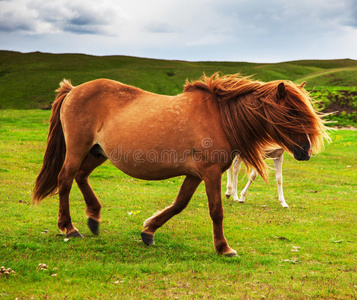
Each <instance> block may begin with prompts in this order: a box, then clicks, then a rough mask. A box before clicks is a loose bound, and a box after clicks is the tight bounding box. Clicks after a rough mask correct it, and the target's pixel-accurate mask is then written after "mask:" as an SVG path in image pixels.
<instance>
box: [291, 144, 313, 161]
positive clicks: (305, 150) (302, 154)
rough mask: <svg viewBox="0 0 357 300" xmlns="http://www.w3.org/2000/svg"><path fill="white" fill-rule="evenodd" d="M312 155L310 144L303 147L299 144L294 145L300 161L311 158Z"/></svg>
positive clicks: (295, 156) (296, 156) (295, 153)
mask: <svg viewBox="0 0 357 300" xmlns="http://www.w3.org/2000/svg"><path fill="white" fill-rule="evenodd" d="M310 157H311V151H310V145H307V146H303V147H302V148H301V147H298V146H295V147H294V158H295V159H296V160H300V161H303V160H309V159H310Z"/></svg>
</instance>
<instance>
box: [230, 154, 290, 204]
mask: <svg viewBox="0 0 357 300" xmlns="http://www.w3.org/2000/svg"><path fill="white" fill-rule="evenodd" d="M283 154H284V150H283V149H274V150H271V151H267V152H266V153H265V158H271V159H273V161H274V167H275V176H276V182H277V185H278V194H279V202H280V204H281V205H282V206H283V207H285V208H287V207H289V206H288V205H287V204H286V202H285V199H284V193H283V169H282V167H283ZM241 163H242V159H241V158H240V157H239V156H237V157H236V159H235V160H234V162H233V164H232V166H231V167H230V168H229V169H228V170H227V191H226V197H227V199H229V197H230V196H231V195H233V201H238V202H239V203H244V201H245V197H246V196H247V193H248V189H249V187H250V185H251V184H252V183H253V181H254V180H255V179H256V178H257V176H258V173H257V171H256V170H254V169H253V171H252V172H251V173H250V176H249V180H248V183H247V184H246V186H245V187H244V189H243V190H242V192H241V193H240V199H239V198H238V195H237V181H238V172H239V170H240V166H241ZM232 170H233V181H232V180H231V173H232Z"/></svg>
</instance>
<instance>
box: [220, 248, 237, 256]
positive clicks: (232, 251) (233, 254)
mask: <svg viewBox="0 0 357 300" xmlns="http://www.w3.org/2000/svg"><path fill="white" fill-rule="evenodd" d="M223 255H224V256H226V257H233V256H238V254H237V251H236V250H233V249H230V251H229V252H226V253H223Z"/></svg>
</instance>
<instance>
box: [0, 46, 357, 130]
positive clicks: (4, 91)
mask: <svg viewBox="0 0 357 300" xmlns="http://www.w3.org/2000/svg"><path fill="white" fill-rule="evenodd" d="M216 71H221V72H222V73H224V74H232V73H241V74H243V75H253V77H254V78H255V79H260V80H263V81H269V80H275V79H289V80H292V81H294V82H296V83H300V82H302V81H304V80H305V81H307V88H308V89H313V94H314V95H315V96H316V98H317V100H321V101H322V104H321V108H322V109H324V110H325V111H336V110H337V111H339V113H338V114H337V115H336V116H335V117H333V118H334V119H336V120H337V121H339V122H340V125H355V126H357V116H356V107H357V87H356V84H355V83H356V82H357V61H355V60H350V59H343V60H304V61H290V62H282V63H276V64H260V63H247V62H187V61H169V60H157V59H146V58H137V57H128V56H90V55H83V54H49V53H40V52H34V53H19V52H11V51H0V109H34V108H46V107H49V103H50V102H51V101H52V100H53V99H54V96H55V94H54V90H55V89H56V88H57V87H58V83H59V82H60V81H61V80H62V79H63V78H67V79H71V80H72V82H73V84H74V85H78V84H80V83H83V82H85V81H88V80H92V79H96V78H110V79H114V80H119V81H121V82H123V83H126V84H131V85H135V86H137V87H140V88H143V89H146V90H148V91H152V92H155V93H160V94H168V95H174V94H178V93H180V92H181V91H182V86H183V84H184V82H185V79H186V78H188V79H197V78H199V77H200V76H201V75H202V73H203V72H205V73H206V74H207V75H210V74H212V73H214V72H216ZM346 120H347V121H346Z"/></svg>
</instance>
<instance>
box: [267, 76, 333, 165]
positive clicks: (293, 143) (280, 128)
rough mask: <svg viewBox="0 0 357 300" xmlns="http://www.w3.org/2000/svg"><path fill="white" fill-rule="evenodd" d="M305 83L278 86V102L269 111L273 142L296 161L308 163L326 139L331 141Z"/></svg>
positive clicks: (287, 83)
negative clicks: (313, 105)
mask: <svg viewBox="0 0 357 300" xmlns="http://www.w3.org/2000/svg"><path fill="white" fill-rule="evenodd" d="M304 86H305V82H303V83H302V84H301V85H295V84H293V83H292V82H286V83H283V82H281V83H279V84H278V86H277V90H276V92H275V93H276V98H275V99H276V100H275V103H274V104H273V105H271V106H270V108H271V109H270V110H267V115H268V118H269V119H270V122H269V123H270V124H269V125H270V128H271V130H272V131H273V134H272V136H273V138H274V140H275V141H277V142H278V143H279V144H280V145H281V146H282V147H283V148H285V149H286V150H288V151H289V152H290V153H292V154H293V155H294V158H295V159H296V160H300V161H304V160H309V159H310V157H311V155H312V152H313V150H314V151H316V152H318V151H319V150H320V148H321V147H322V145H323V138H327V139H328V135H327V133H326V128H325V126H324V124H323V121H322V118H321V116H320V115H319V114H318V113H317V112H316V110H315V109H314V108H313V107H312V104H311V99H310V96H309V94H308V93H307V92H306V90H305V89H304Z"/></svg>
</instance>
